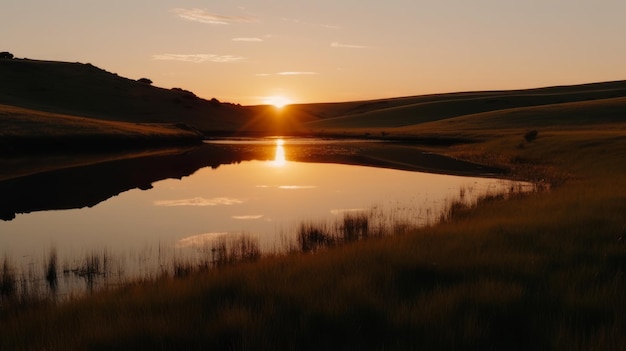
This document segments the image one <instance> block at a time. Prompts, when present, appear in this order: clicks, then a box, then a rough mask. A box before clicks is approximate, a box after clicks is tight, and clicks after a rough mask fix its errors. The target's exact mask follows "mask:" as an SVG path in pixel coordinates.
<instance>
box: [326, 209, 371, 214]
mask: <svg viewBox="0 0 626 351" xmlns="http://www.w3.org/2000/svg"><path fill="white" fill-rule="evenodd" d="M364 211H366V209H365V208H337V209H334V210H330V213H331V214H334V215H340V214H344V213H351V212H364Z"/></svg>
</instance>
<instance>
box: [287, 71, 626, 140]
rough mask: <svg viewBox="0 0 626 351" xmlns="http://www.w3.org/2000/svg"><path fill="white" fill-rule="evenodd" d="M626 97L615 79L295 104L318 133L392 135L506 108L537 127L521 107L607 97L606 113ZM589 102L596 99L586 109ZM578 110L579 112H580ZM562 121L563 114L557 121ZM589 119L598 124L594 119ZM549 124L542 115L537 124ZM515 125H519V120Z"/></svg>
mask: <svg viewBox="0 0 626 351" xmlns="http://www.w3.org/2000/svg"><path fill="white" fill-rule="evenodd" d="M623 97H626V81H615V82H606V83H594V84H584V85H574V86H562V87H548V88H540V89H528V90H512V91H493V92H468V93H452V94H439V95H425V96H417V97H405V98H397V99H385V100H374V101H365V102H360V103H357V102H349V103H339V104H312V105H296V106H293V107H292V109H293V110H298V111H301V112H306V113H309V114H311V115H313V116H315V117H316V118H315V119H313V118H311V119H310V120H309V121H308V122H307V123H306V128H308V129H309V130H310V131H314V132H318V133H320V132H327V133H333V132H335V133H336V132H364V131H369V132H374V133H375V132H381V131H384V132H385V133H387V134H391V135H394V134H412V135H420V134H421V133H422V129H421V126H422V125H423V124H425V123H431V124H429V125H428V126H427V127H428V128H431V127H432V126H437V128H435V129H438V130H437V131H438V132H442V131H447V132H451V131H454V130H455V127H456V126H455V125H454V123H453V124H452V125H448V124H446V123H441V124H438V125H437V124H436V122H439V121H448V120H451V119H454V118H461V117H463V116H468V115H476V114H482V113H491V115H490V116H491V117H492V118H495V119H497V118H498V117H495V116H498V115H499V113H502V114H503V115H506V116H508V117H506V120H507V121H510V116H511V115H512V114H516V115H517V116H518V117H520V119H521V120H522V121H524V122H526V126H527V127H534V125H533V123H532V121H529V120H527V119H525V118H523V117H521V116H522V114H523V112H522V111H523V110H524V109H531V110H529V112H528V113H526V115H532V116H536V115H537V112H538V111H540V110H538V109H537V108H539V107H541V106H551V107H550V108H548V109H547V110H546V111H550V112H553V111H556V110H559V107H558V106H559V105H565V104H572V103H579V104H578V105H567V106H566V107H563V110H564V111H565V110H568V109H569V110H571V111H575V110H576V109H577V108H579V107H580V108H582V109H587V110H589V109H593V110H594V111H596V110H598V109H599V108H601V105H602V104H603V103H602V102H599V101H604V100H606V104H607V108H608V109H609V111H606V113H613V114H615V113H617V114H621V113H623V111H624V105H623V100H620V101H617V100H610V99H615V98H623ZM585 102H595V103H594V104H593V105H590V107H589V108H585V107H584V103H585ZM533 108H535V109H533ZM571 111H570V112H571ZM577 114H578V115H580V112H577ZM577 118H578V117H577ZM470 119H474V117H471V118H470ZM576 120H579V118H578V119H576ZM561 122H563V119H562V118H561V119H560V120H558V121H555V122H554V123H555V124H560V123H561ZM588 122H593V123H596V122H594V121H593V120H591V119H590V120H588ZM597 122H599V121H597ZM550 123H551V122H549V121H547V119H546V118H544V120H543V122H540V123H538V126H545V125H546V124H550ZM504 124H506V122H502V123H500V125H501V126H504ZM512 126H513V127H518V126H519V123H517V125H512ZM448 127H449V128H448Z"/></svg>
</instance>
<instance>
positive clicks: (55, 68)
mask: <svg viewBox="0 0 626 351" xmlns="http://www.w3.org/2000/svg"><path fill="white" fill-rule="evenodd" d="M0 77H2V84H0V111H4V112H0V113H3V115H4V116H6V115H8V114H10V113H11V111H12V110H11V109H10V108H8V107H1V105H6V106H13V107H21V108H23V109H28V110H32V111H38V113H33V114H31V115H32V116H38V118H44V117H45V119H47V120H48V121H46V120H45V119H41V123H43V124H48V125H49V121H51V120H52V119H53V118H56V117H53V116H45V115H44V113H52V114H56V115H65V116H75V117H83V118H88V119H92V120H106V121H117V122H127V123H138V124H152V125H153V128H157V124H164V125H169V126H171V125H179V126H182V125H186V126H187V129H195V130H198V131H200V132H202V133H204V134H206V135H233V134H239V135H242V134H254V135H259V134H260V135H278V134H296V135H303V134H307V135H311V134H312V135H323V134H332V135H337V134H342V135H362V134H364V133H369V134H370V135H377V136H385V137H394V136H403V137H406V136H408V137H415V136H423V135H424V134H428V133H438V134H439V137H440V138H441V137H443V135H444V134H445V135H448V136H450V135H454V134H455V131H456V130H459V129H464V128H461V127H460V125H459V123H464V122H463V121H466V120H467V118H465V117H464V116H468V115H472V117H470V119H471V120H474V121H475V122H474V123H478V122H477V121H478V120H482V119H484V118H492V119H500V118H499V117H498V116H499V113H502V116H506V117H504V118H503V119H502V120H501V121H500V122H499V125H501V126H502V127H505V126H504V124H506V123H508V122H511V121H512V118H513V117H512V116H513V115H515V116H517V117H516V118H518V120H519V121H518V122H516V123H517V124H515V125H511V126H512V127H518V126H519V125H520V123H522V124H523V123H526V127H528V128H535V127H545V126H546V125H548V124H550V122H546V121H547V119H545V118H544V121H541V122H540V121H537V122H538V123H537V124H536V125H535V124H533V123H530V122H529V120H528V119H527V118H525V117H524V116H526V115H532V116H536V115H537V113H539V112H540V111H541V110H540V109H539V110H538V108H541V107H546V108H547V110H545V111H547V112H549V113H550V115H551V116H553V115H554V114H553V112H556V113H566V112H558V111H570V112H572V111H575V112H576V111H577V112H576V113H577V114H578V115H580V113H581V112H580V111H579V110H580V109H582V110H585V109H587V110H589V109H593V110H594V111H598V109H604V108H603V107H602V106H601V105H602V104H606V109H605V110H606V113H613V115H614V116H615V115H616V114H621V113H622V112H623V111H624V103H623V100H619V98H623V97H626V81H614V82H604V83H592V84H583V85H574V86H558V87H547V88H538V89H526V90H510V91H482V92H460V93H449V94H433V95H423V96H411V97H401V98H392V99H380V100H371V101H353V102H341V103H317V104H295V105H291V106H287V107H285V108H283V109H282V110H276V109H274V108H273V107H270V106H239V105H234V104H230V103H220V102H219V101H217V100H215V99H212V100H205V99H201V98H199V97H197V96H195V95H194V94H193V93H192V92H190V91H186V90H184V89H181V88H174V89H163V88H158V87H155V86H152V85H151V84H149V82H148V83H147V82H145V80H142V79H140V80H132V79H128V78H123V77H120V76H118V75H117V74H114V73H110V72H107V71H105V70H102V69H100V68H97V67H95V66H93V65H91V64H88V63H87V64H82V63H69V62H53V61H38V60H29V59H2V60H0ZM611 99H618V100H611ZM602 101H604V102H602ZM590 102H594V104H593V105H590V106H589V107H585V105H584V104H585V103H590ZM575 103H578V105H576V104H575ZM567 104H570V105H567ZM571 104H574V105H571ZM548 106H549V107H548ZM559 106H562V108H561V107H559ZM524 109H530V110H528V112H524V111H525V110H524ZM21 111H22V115H24V113H25V111H26V110H21ZM570 112H567V114H569V113H570ZM479 114H486V115H482V116H478V117H476V116H474V115H479ZM551 118H553V117H551ZM566 118H569V117H566ZM607 118H610V117H607ZM577 120H578V121H579V122H580V119H577ZM85 121H86V120H85ZM504 121H508V122H504ZM520 121H521V122H520ZM14 122H15V119H13V120H11V121H10V123H11V124H13V123H14ZM437 122H442V123H437ZM0 123H4V125H6V123H9V121H8V120H5V121H4V122H2V121H0ZM29 123H30V125H33V124H34V123H36V121H35V120H34V119H32V118H31V119H30V120H29ZM77 123H78V120H76V121H75V123H74V125H76V124H77ZM559 123H560V122H559ZM577 123H578V122H577ZM586 123H599V120H598V121H592V120H588V121H587V122H586ZM490 125H491V124H490ZM18 126H19V125H13V137H14V138H13V140H15V138H16V137H17V135H18ZM120 126H121V125H120ZM473 127H474V129H476V128H478V129H479V127H480V126H479V125H474V126H473ZM86 128H87V127H86V126H83V127H82V128H78V129H77V130H83V131H85V130H86ZM169 129H170V131H166V132H165V134H169V133H171V127H170V128H169ZM470 129H472V128H470ZM37 130H38V131H41V132H44V128H37ZM154 130H156V129H154ZM104 131H105V130H103V129H100V130H97V129H94V130H91V132H89V133H88V134H91V135H94V134H96V133H97V132H104ZM24 132H25V133H26V134H27V135H30V134H32V133H30V132H28V131H24ZM0 133H1V132H0ZM472 136H473V135H472V134H470V135H469V137H472ZM0 139H5V140H6V135H3V134H0ZM459 140H467V138H465V137H463V138H460V139H459Z"/></svg>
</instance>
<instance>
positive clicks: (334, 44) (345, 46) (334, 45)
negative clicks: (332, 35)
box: [330, 41, 371, 49]
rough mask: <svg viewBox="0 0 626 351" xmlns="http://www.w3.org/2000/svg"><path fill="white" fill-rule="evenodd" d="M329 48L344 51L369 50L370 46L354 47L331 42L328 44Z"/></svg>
mask: <svg viewBox="0 0 626 351" xmlns="http://www.w3.org/2000/svg"><path fill="white" fill-rule="evenodd" d="M330 46H331V47H333V48H344V49H370V48H371V46H365V45H354V44H342V43H339V42H336V41H335V42H332V43H330Z"/></svg>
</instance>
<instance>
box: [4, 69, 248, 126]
mask: <svg viewBox="0 0 626 351" xmlns="http://www.w3.org/2000/svg"><path fill="white" fill-rule="evenodd" d="M0 82H2V83H1V84H0V104H5V105H12V106H19V107H24V108H28V109H33V110H39V111H44V112H53V113H62V114H67V115H75V116H81V117H91V118H98V119H106V120H114V121H124V122H134V123H184V124H187V125H189V126H192V127H194V128H197V129H199V130H202V131H205V132H211V131H223V130H237V129H238V128H240V127H241V126H242V125H243V124H244V123H243V121H244V119H245V110H244V109H243V108H242V107H240V106H236V105H233V104H225V103H220V102H219V101H217V100H211V101H209V100H205V99H201V98H199V97H197V96H196V95H194V94H193V93H192V92H189V91H186V90H183V89H177V88H174V89H163V88H158V87H155V86H152V85H151V84H150V83H149V81H148V82H142V81H141V80H138V81H136V80H132V79H128V78H123V77H120V76H118V75H117V74H114V73H110V72H107V71H105V70H102V69H100V68H97V67H95V66H93V65H91V64H82V63H69V62H52V61H38V60H29V59H3V60H0Z"/></svg>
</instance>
